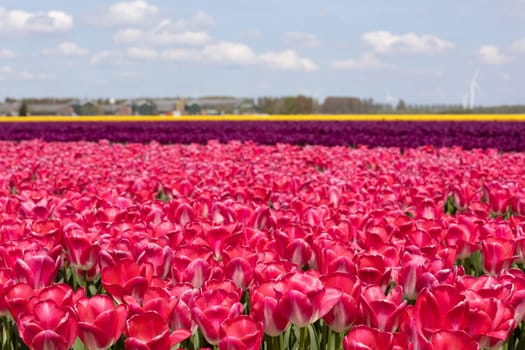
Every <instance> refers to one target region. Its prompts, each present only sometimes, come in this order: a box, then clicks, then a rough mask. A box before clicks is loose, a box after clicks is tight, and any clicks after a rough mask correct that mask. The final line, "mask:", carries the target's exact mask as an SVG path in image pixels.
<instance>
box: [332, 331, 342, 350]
mask: <svg viewBox="0 0 525 350" xmlns="http://www.w3.org/2000/svg"><path fill="white" fill-rule="evenodd" d="M334 333H335V348H336V349H337V350H340V349H342V348H343V337H342V336H341V333H339V332H334Z"/></svg>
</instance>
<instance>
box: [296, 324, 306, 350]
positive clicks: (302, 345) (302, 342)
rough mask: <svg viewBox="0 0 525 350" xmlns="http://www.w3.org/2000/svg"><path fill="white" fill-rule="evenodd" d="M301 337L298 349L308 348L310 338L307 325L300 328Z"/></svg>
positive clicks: (304, 349)
mask: <svg viewBox="0 0 525 350" xmlns="http://www.w3.org/2000/svg"><path fill="white" fill-rule="evenodd" d="M300 334H301V336H300V339H299V348H298V350H307V349H308V347H307V340H308V329H306V327H302V328H301V329H300Z"/></svg>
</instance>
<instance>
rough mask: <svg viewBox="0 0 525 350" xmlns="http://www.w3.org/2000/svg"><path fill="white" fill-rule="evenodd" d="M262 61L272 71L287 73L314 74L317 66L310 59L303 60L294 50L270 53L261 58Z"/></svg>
mask: <svg viewBox="0 0 525 350" xmlns="http://www.w3.org/2000/svg"><path fill="white" fill-rule="evenodd" d="M260 60H261V61H262V62H263V63H264V64H265V65H267V66H268V67H269V68H271V69H277V70H285V71H305V72H314V71H316V70H317V69H318V67H317V65H316V64H315V63H314V62H313V61H312V60H310V59H309V58H301V57H299V56H298V55H297V53H296V52H295V51H294V50H285V51H281V52H268V53H265V54H263V55H261V56H260Z"/></svg>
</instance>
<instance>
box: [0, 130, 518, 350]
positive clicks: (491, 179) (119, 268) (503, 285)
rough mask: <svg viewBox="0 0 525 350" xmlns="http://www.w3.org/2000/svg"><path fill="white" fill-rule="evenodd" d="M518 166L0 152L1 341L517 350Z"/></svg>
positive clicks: (132, 146) (377, 153)
mask: <svg viewBox="0 0 525 350" xmlns="http://www.w3.org/2000/svg"><path fill="white" fill-rule="evenodd" d="M86 125H88V124H86ZM502 125H504V124H502ZM2 126H3V125H2ZM494 132H496V131H494ZM509 142H512V141H509ZM516 142H518V141H516ZM502 145H504V144H502ZM524 172H525V153H502V152H500V151H498V150H497V149H484V150H481V149H473V150H465V149H463V148H460V147H451V148H439V147H434V146H423V147H414V148H406V149H405V148H403V149H401V148H381V147H378V148H368V147H366V146H358V147H355V148H350V147H344V146H334V147H326V146H320V145H317V146H314V145H307V146H298V145H290V144H285V143H277V144H274V145H261V144H258V143H255V142H251V141H249V142H240V141H230V142H227V143H219V142H217V141H210V142H207V143H203V144H197V143H193V144H186V145H183V144H173V145H162V144H161V143H158V142H150V143H147V144H141V143H131V142H130V143H126V144H120V143H111V142H109V141H107V140H103V141H99V142H87V141H77V142H45V141H42V140H33V141H2V142H0V348H1V349H8V350H15V349H16V350H18V349H26V348H29V349H37V350H40V349H46V350H47V349H53V350H62V349H64V350H66V349H69V348H71V347H72V348H74V349H75V350H79V349H89V350H100V349H108V348H112V349H130V350H131V349H138V350H148V349H151V350H153V349H155V350H168V349H170V348H178V347H179V348H183V349H191V350H196V349H205V348H209V349H212V348H213V349H216V348H218V349H221V350H222V349H232V350H237V349H266V350H273V349H311V350H316V349H322V350H324V349H329V350H332V349H334V350H335V349H345V350H350V349H351V350H358V349H359V350H361V349H377V350H379V349H380V350H384V349H386V350H388V349H397V350H401V349H414V350H416V349H418V350H427V349H428V350H442V349H495V350H496V349H506V350H511V349H523V348H524V347H525V329H524V322H523V321H524V319H525V273H524V270H523V264H524V263H525V220H524V216H523V215H525V186H524V181H525V177H524V176H523V174H524Z"/></svg>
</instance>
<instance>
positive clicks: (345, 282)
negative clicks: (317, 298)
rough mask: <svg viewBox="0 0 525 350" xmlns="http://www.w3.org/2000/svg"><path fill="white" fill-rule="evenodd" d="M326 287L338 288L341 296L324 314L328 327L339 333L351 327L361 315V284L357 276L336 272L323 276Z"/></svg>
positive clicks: (322, 279)
mask: <svg viewBox="0 0 525 350" xmlns="http://www.w3.org/2000/svg"><path fill="white" fill-rule="evenodd" d="M321 281H322V282H323V283H324V285H325V286H326V288H333V289H337V290H339V291H340V292H341V296H340V298H339V300H338V302H337V303H336V304H335V305H334V307H333V308H332V309H331V310H330V311H328V313H327V314H326V315H324V317H323V320H324V321H325V322H326V324H327V325H328V327H330V328H331V329H332V330H334V331H335V332H338V333H342V332H345V331H347V330H348V329H350V327H351V326H352V325H353V324H354V323H355V322H356V321H357V319H358V316H359V305H360V299H359V295H360V294H361V285H360V282H359V280H358V279H357V276H355V275H348V274H345V273H341V272H336V273H333V274H331V275H328V276H323V277H321Z"/></svg>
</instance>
